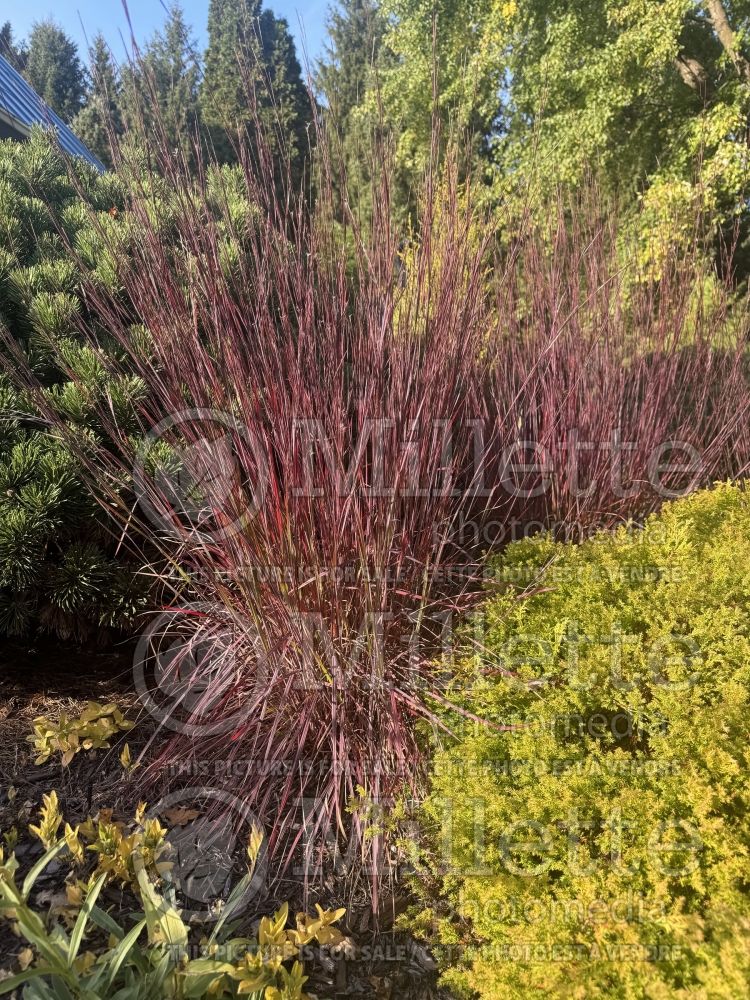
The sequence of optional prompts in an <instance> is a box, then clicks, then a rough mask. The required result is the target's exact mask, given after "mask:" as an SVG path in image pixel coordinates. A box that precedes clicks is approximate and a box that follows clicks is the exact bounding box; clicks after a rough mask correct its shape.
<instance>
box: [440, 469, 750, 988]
mask: <svg viewBox="0 0 750 1000" xmlns="http://www.w3.org/2000/svg"><path fill="white" fill-rule="evenodd" d="M494 569H495V570H496V579H495V581H494V583H493V592H494V593H495V594H496V596H492V597H490V598H489V599H488V600H487V602H486V604H485V605H484V608H483V611H482V613H481V614H480V615H478V616H477V620H476V621H475V622H473V623H472V629H470V630H469V636H467V640H468V639H469V638H471V640H472V641H473V642H475V643H476V645H475V646H474V648H475V649H477V650H480V652H478V653H477V654H476V655H472V654H469V655H468V656H467V657H466V658H465V659H464V660H463V662H462V663H461V665H460V668H459V678H458V682H457V687H460V689H461V690H460V692H457V696H458V697H459V698H460V699H462V700H463V703H464V705H465V706H466V707H467V708H469V709H470V710H471V711H472V712H473V713H476V714H477V715H479V716H481V717H483V718H484V719H487V720H489V723H490V724H489V725H486V726H479V725H474V724H469V723H464V724H463V725H460V724H459V728H460V732H459V734H458V739H457V741H456V742H455V744H453V745H451V746H448V747H447V748H443V749H442V750H440V751H439V752H437V754H436V756H435V759H434V763H433V786H432V790H431V795H430V797H429V800H428V802H427V804H426V809H425V812H426V817H427V820H428V825H429V828H430V829H431V831H432V837H433V839H432V851H431V863H432V864H434V865H435V866H436V870H437V872H438V873H439V885H440V891H441V892H442V894H443V895H444V897H445V898H446V899H447V900H448V902H449V903H451V904H452V906H453V909H452V911H451V910H448V911H447V912H448V914H449V915H448V916H446V917H444V918H441V921H440V922H439V931H438V933H439V938H440V939H441V941H442V943H443V945H444V946H445V953H444V958H445V961H446V965H448V966H452V967H450V968H448V970H447V971H446V979H447V980H448V981H450V982H451V983H452V984H453V985H454V986H455V987H457V988H458V989H459V990H460V991H461V992H462V993H465V994H466V995H469V996H470V995H473V994H474V993H477V994H479V995H480V996H481V997H483V998H486V1000H500V998H502V1000H506V998H513V997H518V998H521V997H523V998H527V997H529V996H536V995H551V996H563V995H564V996H566V997H616V998H622V1000H626V998H627V1000H631V998H633V1000H634V998H667V997H690V998H696V1000H697V998H701V1000H704V998H706V1000H707V998H709V997H710V998H727V1000H729V998H735V997H738V996H743V995H746V991H747V984H748V982H749V981H750V895H749V891H750V864H749V860H750V859H749V854H750V823H749V822H748V799H749V798H750V781H749V780H748V775H749V773H750V771H749V769H748V747H749V746H750V706H749V705H748V700H749V698H750V494H748V493H746V492H745V491H744V490H743V489H742V488H740V487H735V486H730V485H722V486H718V487H716V488H715V489H713V490H710V491H706V492H702V493H698V494H695V495H694V496H692V497H690V498H689V499H686V500H682V501H679V502H676V503H674V504H671V505H669V506H667V507H666V508H665V509H664V510H663V512H662V513H661V514H659V515H656V516H654V517H652V518H650V519H649V520H648V522H647V524H646V527H645V529H644V530H643V531H642V532H640V531H635V530H630V529H629V528H627V527H624V528H622V529H621V530H620V531H618V532H617V533H615V534H613V535H611V536H609V535H608V536H599V537H597V538H595V539H592V540H589V541H586V542H584V543H583V544H581V545H579V546H574V545H569V544H567V545H566V544H559V543H555V542H554V541H552V540H550V539H549V538H546V537H543V538H537V539H532V540H526V541H523V542H519V543H516V544H513V545H511V546H510V547H509V548H508V549H507V551H506V553H505V555H504V556H503V558H502V559H501V560H500V561H499V562H498V563H497V564H496V565H495V566H494ZM498 590H499V593H498ZM522 595H525V596H522ZM519 598H520V599H519ZM474 628H476V634H475V632H474V631H473V630H474ZM576 637H577V638H576ZM500 726H508V727H511V728H508V729H504V730H501V729H500V728H498V727H500ZM443 911H444V912H445V911H446V908H445V907H444V906H443ZM424 917H425V915H423V920H424ZM542 991H543V992H542Z"/></svg>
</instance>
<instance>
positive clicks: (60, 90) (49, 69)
mask: <svg viewBox="0 0 750 1000" xmlns="http://www.w3.org/2000/svg"><path fill="white" fill-rule="evenodd" d="M25 74H26V77H27V79H28V81H29V83H30V84H31V85H32V87H33V88H34V90H36V92H37V93H38V94H39V96H40V97H41V98H42V99H43V100H44V101H46V103H47V104H48V105H49V106H50V107H51V108H52V110H53V111H56V112H57V113H58V115H60V117H61V118H62V119H64V120H65V121H67V122H69V121H71V120H72V119H73V118H74V117H75V115H77V114H78V112H79V111H80V110H81V108H82V107H83V100H84V97H85V95H86V74H85V71H84V68H83V66H82V65H81V60H80V59H79V57H78V48H77V46H76V44H75V42H74V41H73V40H72V39H71V38H70V37H69V36H68V35H66V34H65V32H64V31H63V30H62V28H60V27H59V26H58V25H57V24H56V23H55V22H54V21H53V20H52V19H51V18H49V19H47V20H45V21H37V22H36V23H35V24H34V26H33V28H32V29H31V35H30V37H29V55H28V59H27V60H26V67H25Z"/></svg>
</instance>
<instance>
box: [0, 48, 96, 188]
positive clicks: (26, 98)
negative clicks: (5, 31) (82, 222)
mask: <svg viewBox="0 0 750 1000" xmlns="http://www.w3.org/2000/svg"><path fill="white" fill-rule="evenodd" d="M0 116H2V117H3V118H6V119H7V118H9V119H11V120H10V121H9V122H8V124H9V125H10V126H11V127H13V126H14V127H15V130H16V131H17V132H18V133H19V135H22V136H28V134H29V131H30V130H31V127H32V126H33V125H42V126H44V127H46V128H50V129H54V131H55V133H56V134H57V141H58V142H59V143H60V146H61V147H62V148H63V149H64V150H65V152H66V153H70V155H71V156H82V157H83V158H84V159H85V160H88V162H89V163H91V164H92V165H93V166H95V167H96V168H97V170H100V171H103V170H104V165H103V164H102V163H100V162H99V160H98V159H97V158H96V157H95V156H94V154H93V153H92V152H91V151H90V150H89V149H87V148H86V146H84V144H83V143H82V142H81V140H80V139H79V138H78V136H77V135H75V134H74V133H73V131H72V130H71V129H70V128H69V127H68V126H67V125H66V124H65V122H64V121H63V120H62V119H61V118H60V117H59V115H56V114H55V112H54V111H53V110H52V109H51V108H50V107H48V106H47V105H46V104H45V103H44V101H43V100H42V99H41V97H40V96H39V94H37V92H36V91H35V90H34V88H33V87H32V86H31V84H30V83H29V82H28V81H27V80H24V78H23V77H22V76H21V74H20V73H19V72H18V71H17V70H15V69H14V68H13V67H12V66H11V64H10V63H9V62H8V60H7V59H5V58H4V57H3V56H0Z"/></svg>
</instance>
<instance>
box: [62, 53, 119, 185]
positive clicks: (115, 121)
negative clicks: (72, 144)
mask: <svg viewBox="0 0 750 1000" xmlns="http://www.w3.org/2000/svg"><path fill="white" fill-rule="evenodd" d="M89 58H90V64H91V68H90V71H89V86H88V88H87V91H86V104H85V107H84V108H83V110H82V111H80V112H79V113H78V115H76V118H75V120H74V122H73V127H74V129H75V131H76V133H77V134H78V135H79V136H80V137H81V139H82V140H83V141H84V142H85V143H86V145H87V146H88V148H89V149H90V150H91V152H92V153H94V154H95V155H96V156H98V157H99V159H100V160H101V161H102V163H104V164H106V165H107V166H111V158H110V134H111V133H114V135H121V134H122V129H123V123H122V114H121V113H120V96H121V89H122V88H121V84H120V77H119V74H118V71H117V67H116V66H115V64H114V61H113V59H112V54H111V52H110V51H109V46H108V45H107V43H106V42H105V40H104V36H103V35H101V34H98V35H96V36H95V38H94V44H93V45H92V46H91V49H90V52H89Z"/></svg>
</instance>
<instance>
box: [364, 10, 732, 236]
mask: <svg viewBox="0 0 750 1000" xmlns="http://www.w3.org/2000/svg"><path fill="white" fill-rule="evenodd" d="M384 9H385V12H386V14H387V17H388V24H389V27H388V32H387V35H386V41H387V44H388V45H389V47H390V48H391V49H392V50H393V51H394V53H395V56H396V59H395V62H394V64H393V65H392V67H391V68H390V69H389V70H388V72H387V74H386V77H385V84H384V89H383V93H384V100H385V104H386V109H387V115H388V117H389V119H391V120H393V121H394V122H396V123H397V124H398V129H399V132H398V135H399V140H398V141H399V146H398V151H399V160H400V162H401V164H402V166H403V167H404V168H406V169H407V170H412V171H418V170H420V169H422V167H423V166H424V163H425V161H426V157H427V155H428V152H429V136H430V120H431V112H432V75H433V46H434V55H435V60H434V62H435V65H436V69H437V75H438V88H439V98H438V109H439V111H440V114H441V116H442V117H443V118H444V120H445V121H450V122H452V123H455V124H456V125H458V126H460V127H462V128H465V129H467V130H469V131H470V132H471V133H473V135H474V137H475V140H476V142H475V145H476V149H477V152H478V154H479V157H480V161H481V162H482V163H483V164H484V165H485V167H486V169H487V173H488V177H489V179H490V180H491V181H492V182H493V185H494V190H495V191H496V192H497V193H505V192H506V190H507V187H508V185H509V184H510V183H513V184H515V183H516V182H517V180H518V178H519V177H520V178H521V179H522V181H523V183H525V184H528V183H530V181H532V180H534V181H536V182H538V184H539V187H540V189H541V190H548V189H549V187H550V186H554V185H555V184H557V183H560V182H563V183H572V184H577V183H579V182H580V181H581V180H582V179H583V177H584V176H585V175H586V174H587V172H589V171H590V170H591V169H592V168H594V169H595V170H596V171H597V172H598V173H599V176H600V180H601V181H602V182H603V183H604V184H605V185H608V186H610V187H611V188H613V189H615V190H616V191H617V193H618V194H620V195H621V194H622V193H623V192H630V194H631V195H633V196H636V195H640V194H641V193H643V192H645V194H644V197H645V199H646V203H647V204H646V207H647V208H648V209H651V210H652V214H653V218H654V222H655V224H657V223H659V222H660V221H663V220H664V219H667V218H670V219H675V217H676V218H677V224H678V225H679V223H680V221H681V220H682V218H683V217H684V215H686V214H687V213H688V212H689V211H693V210H694V209H695V207H696V205H699V206H700V207H701V208H703V209H705V210H707V211H709V212H712V213H714V215H715V217H716V218H718V219H720V220H721V219H726V218H728V217H729V216H731V214H732V213H733V212H734V211H737V210H741V209H743V206H744V198H743V195H744V187H745V181H746V178H747V166H748V162H747V161H748V152H747V139H748V114H749V112H750V89H749V85H750V70H749V66H750V62H749V57H750V49H748V45H747V37H748V29H749V28H750V4H748V3H747V0H501V2H497V0H471V2H470V3H467V2H465V0H462V2H460V3H458V2H455V0H439V2H436V3H429V4H425V3H423V2H422V0H385V5H384ZM433 19H434V20H433ZM433 23H434V25H435V32H434V35H433ZM433 39H434V40H433Z"/></svg>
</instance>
